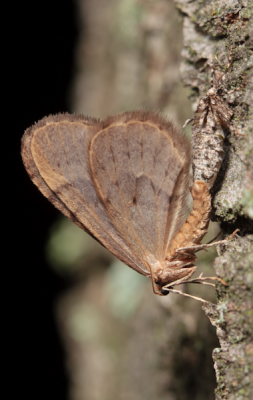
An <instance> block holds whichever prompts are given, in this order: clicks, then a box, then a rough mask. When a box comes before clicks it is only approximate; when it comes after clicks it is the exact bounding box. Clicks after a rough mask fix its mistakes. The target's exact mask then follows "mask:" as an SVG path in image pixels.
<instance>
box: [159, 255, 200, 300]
mask: <svg viewBox="0 0 253 400" xmlns="http://www.w3.org/2000/svg"><path fill="white" fill-rule="evenodd" d="M196 269H197V268H196V267H195V266H194V265H193V263H192V262H189V260H180V261H172V262H167V263H166V267H165V268H160V269H159V270H157V271H155V273H154V274H152V285H153V290H154V293H155V294H159V295H160V296H165V295H167V294H168V293H169V291H168V290H166V288H171V289H172V288H173V286H174V285H179V284H181V283H187V281H188V280H189V278H190V277H191V276H192V274H193V273H194V272H195V271H196Z"/></svg>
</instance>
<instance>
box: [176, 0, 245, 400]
mask: <svg viewBox="0 0 253 400" xmlns="http://www.w3.org/2000/svg"><path fill="white" fill-rule="evenodd" d="M175 3H176V6H177V7H178V8H179V9H180V11H181V13H182V14H183V16H184V29H183V30H184V49H183V52H182V55H183V58H184V60H183V62H182V65H181V74H182V79H183V81H184V83H185V84H186V85H188V86H190V87H191V89H192V90H191V99H192V102H193V104H194V105H195V107H196V102H197V101H198V100H199V98H200V96H203V95H205V93H206V92H207V91H208V89H210V68H208V67H206V66H207V63H206V62H207V61H208V60H210V59H211V56H215V57H216V62H215V64H216V65H217V68H218V69H220V68H221V67H222V68H223V69H225V67H226V65H227V64H228V62H229V56H230V52H231V55H232V66H231V68H230V69H229V71H228V72H227V77H226V78H227V79H226V80H224V86H225V87H226V89H227V90H228V91H231V90H234V92H233V93H227V95H226V96H225V98H226V101H227V102H228V104H229V106H230V107H231V109H232V111H233V118H232V126H233V127H234V129H233V131H230V132H228V134H227V137H226V140H225V142H224V149H225V155H224V160H223V163H222V166H221V169H220V172H219V174H218V176H217V179H216V181H215V183H214V186H213V188H212V203H213V212H212V219H213V220H215V221H219V222H220V223H221V227H222V230H223V232H224V233H226V234H228V233H231V232H232V231H233V230H234V229H236V228H239V229H240V232H239V234H238V235H237V236H236V237H235V238H234V239H233V240H231V241H230V242H228V243H227V244H226V245H225V246H222V247H221V248H219V257H217V258H216V260H215V263H214V267H215V270H216V273H217V275H218V276H220V277H221V278H222V279H224V280H225V281H226V282H227V284H228V286H227V287H224V286H221V285H218V289H217V295H218V304H217V305H210V304H208V305H206V304H205V305H204V306H203V309H204V310H205V312H206V314H207V316H208V317H209V319H210V321H211V323H212V324H213V325H214V326H215V327H216V332H217V336H218V338H219V342H220V346H221V347H220V348H217V349H215V350H214V352H213V359H214V366H215V371H216V379H217V384H218V386H217V389H216V399H217V400H218V399H229V400H232V399H237V400H238V399H247V400H249V399H252V394H253V312H252V310H253V241H252V239H253V235H252V233H253V221H252V219H253V179H252V178H253V106H252V105H253V84H252V75H253V73H252V62H253V55H252V41H253V18H252V9H253V2H252V1H212V2H210V1H207V0H206V1H186V0H176V1H175ZM217 59H218V61H217ZM214 61H215V58H214ZM244 77H246V78H244ZM244 81H245V84H243V83H244ZM239 132H240V133H241V135H240V134H239Z"/></svg>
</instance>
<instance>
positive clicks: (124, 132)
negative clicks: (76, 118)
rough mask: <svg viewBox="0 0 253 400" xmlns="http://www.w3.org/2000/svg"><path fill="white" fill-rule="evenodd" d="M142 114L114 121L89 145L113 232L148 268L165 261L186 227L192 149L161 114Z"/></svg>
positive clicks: (94, 174) (129, 115) (97, 180)
mask: <svg viewBox="0 0 253 400" xmlns="http://www.w3.org/2000/svg"><path fill="white" fill-rule="evenodd" d="M137 113H138V112H137ZM140 113H141V112H139V114H137V115H136V116H135V114H134V113H125V114H123V115H122V117H121V118H119V116H118V117H115V118H114V119H113V118H110V120H109V122H110V123H107V124H105V125H107V126H106V127H105V128H104V129H102V130H100V131H99V132H98V133H97V134H96V135H95V136H94V138H93V139H92V141H91V149H90V164H91V169H92V177H93V179H94V186H95V187H96V191H97V193H98V195H99V198H100V200H101V203H102V204H103V207H104V209H105V210H106V212H107V214H108V215H109V217H110V220H111V221H112V223H113V225H114V227H115V229H116V230H117V231H118V232H120V236H121V237H122V238H123V240H124V242H125V243H127V245H128V247H129V248H131V251H132V252H133V254H135V255H136V257H138V258H140V259H141V260H142V262H143V263H144V264H145V265H147V266H148V267H149V268H150V265H151V267H152V263H156V262H157V261H158V262H159V263H163V262H164V260H165V257H166V253H167V250H168V246H169V242H170V240H171V239H172V237H173V236H174V234H175V233H176V231H177V230H178V229H179V227H180V225H181V224H182V219H181V216H183V210H184V203H185V201H186V199H187V196H188V184H189V181H188V179H189V164H190V149H189V144H188V142H187V140H186V139H185V138H184V137H183V136H182V135H180V133H178V132H177V131H175V129H174V128H173V127H172V125H171V124H170V123H169V122H167V121H166V120H164V119H161V117H160V116H159V114H156V113H146V114H145V113H144V112H142V114H141V115H140Z"/></svg>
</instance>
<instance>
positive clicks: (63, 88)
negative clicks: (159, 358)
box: [2, 0, 77, 400]
mask: <svg viewBox="0 0 253 400" xmlns="http://www.w3.org/2000/svg"><path fill="white" fill-rule="evenodd" d="M3 15H6V19H7V20H8V24H7V25H6V31H5V34H6V35H7V36H8V37H9V38H10V46H8V53H7V54H8V56H7V57H6V59H5V60H6V63H5V66H6V67H7V73H6V75H4V74H3V76H2V79H3V80H4V82H2V83H3V85H4V84H6V83H7V84H8V92H7V94H8V95H9V96H10V101H7V104H6V106H7V114H8V113H10V115H8V116H6V115H5V119H6V120H7V122H8V130H6V132H5V135H6V136H5V138H7V139H8V141H9V143H8V147H9V150H8V159H5V157H6V156H7V153H6V155H5V154H4V153H5V150H4V147H3V148H2V151H3V153H2V154H3V156H2V157H3V160H4V162H5V166H6V162H7V168H6V172H7V175H5V176H6V177H7V182H8V186H9V189H8V193H9V196H8V197H6V200H7V203H8V204H7V206H10V212H8V213H7V214H8V221H7V226H8V227H10V228H11V232H10V234H8V236H7V238H6V239H7V244H8V246H6V248H5V246H4V248H3V255H4V254H5V251H6V250H7V252H8V257H7V262H6V261H5V268H4V269H6V270H7V272H8V273H9V274H10V276H9V277H8V278H7V280H6V281H4V285H5V288H4V289H5V291H6V292H5V291H4V293H6V294H5V304H7V307H6V309H7V315H8V317H10V322H7V324H6V325H7V330H6V332H7V340H8V343H9V341H10V344H8V345H7V348H8V359H7V360H8V361H7V363H6V365H9V367H8V368H7V369H6V371H7V372H10V374H9V373H8V375H9V376H10V377H11V382H8V383H7V386H8V388H7V393H8V398H9V399H11V398H13V399H14V398H16V397H17V396H19V397H20V395H21V396H24V398H25V399H26V400H30V399H33V400H34V399H36V400H38V399H54V400H58V399H61V400H64V399H67V397H68V382H67V374H66V370H65V365H64V354H63V347H62V345H61V341H60V339H59V337H58V333H57V330H56V326H55V322H54V317H53V304H54V299H55V298H56V296H57V295H58V294H59V293H60V292H61V291H62V290H63V289H64V288H65V287H66V282H64V281H63V280H61V279H60V278H59V277H57V276H56V275H54V273H53V272H52V270H51V269H50V268H49V266H48V265H47V263H46V261H45V258H44V251H43V248H44V245H45V242H46V238H47V235H48V230H49V227H50V225H51V224H52V222H53V221H54V220H55V219H56V218H57V216H58V211H57V210H56V209H55V208H54V207H52V205H51V204H50V203H49V202H48V200H46V198H44V197H43V196H41V193H40V192H39V191H38V189H37V188H36V187H35V186H34V185H33V184H32V182H31V180H30V179H29V177H28V175H27V173H26V171H25V169H24V166H23V164H22V160H21V156H20V145H21V142H20V141H21V137H22V135H23V132H24V131H25V129H26V128H28V127H29V126H31V125H32V124H33V123H34V122H36V121H37V120H39V119H40V118H42V117H43V116H45V115H48V114H52V113H57V112H65V111H69V108H68V89H69V87H70V82H71V77H72V74H73V70H74V65H73V55H74V51H75V43H76V39H77V23H76V15H75V8H74V4H73V2H72V1H71V0H59V1H58V0H54V1H48V0H45V1H43V2H17V3H16V4H15V6H14V5H13V4H12V9H10V10H8V11H7V12H6V14H5V13H3ZM2 17H3V16H2ZM6 78H7V79H6ZM10 126H11V129H10ZM9 155H11V162H10V159H9ZM9 246H10V248H9ZM9 307H10V309H9ZM8 321H9V319H8ZM9 363H10V364H9Z"/></svg>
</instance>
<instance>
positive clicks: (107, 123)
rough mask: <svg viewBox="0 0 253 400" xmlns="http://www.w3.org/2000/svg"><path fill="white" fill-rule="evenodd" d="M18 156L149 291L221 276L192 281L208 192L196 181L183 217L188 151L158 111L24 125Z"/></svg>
mask: <svg viewBox="0 0 253 400" xmlns="http://www.w3.org/2000/svg"><path fill="white" fill-rule="evenodd" d="M22 158H23V162H24V165H25V168H26V170H27V172H28V174H29V176H30V178H31V180H32V181H33V182H34V183H35V185H36V186H37V187H38V188H39V190H40V191H41V192H42V193H43V195H44V196H46V197H47V198H48V200H49V201H51V203H53V204H54V206H55V207H57V208H58V209H59V210H60V211H61V212H62V213H63V214H64V215H65V216H67V217H68V218H70V219H71V220H72V221H74V222H75V223H76V224H77V225H78V226H79V227H80V228H82V229H83V230H84V231H86V232H87V233H89V234H90V235H91V236H93V237H94V238H95V239H96V240H97V241H98V242H100V243H101V244H102V245H103V246H105V247H107V248H108V249H109V250H110V251H111V252H112V253H113V254H114V255H115V256H116V257H118V258H119V259H120V260H121V261H123V262H124V263H125V264H127V265H128V266H129V267H131V268H132V269H134V270H135V271H137V272H139V273H140V274H142V275H144V276H147V277H151V280H152V285H153V290H154V293H156V294H159V295H165V294H168V292H169V291H174V292H178V291H175V290H174V289H173V287H174V285H177V284H180V283H184V282H196V283H207V282H206V280H207V279H217V280H219V278H216V277H210V278H203V277H202V276H199V278H196V279H190V278H191V276H192V274H193V273H194V272H195V271H196V267H195V265H194V262H195V260H196V255H195V252H196V250H198V249H200V248H203V246H206V245H200V244H199V243H200V241H201V239H202V238H203V237H204V235H205V234H206V232H207V228H208V224H209V219H210V210H211V196H210V194H209V190H208V187H207V185H206V183H205V182H201V181H199V180H197V181H195V182H194V183H193V186H192V187H191V189H190V191H191V195H192V198H193V207H192V211H191V213H190V215H189V217H188V218H187V220H186V221H185V222H184V221H183V218H184V208H185V204H186V201H187V197H188V195H189V169H190V164H191V148H190V144H189V142H188V140H187V139H186V137H185V136H184V135H183V134H182V133H180V132H179V131H178V130H177V129H176V128H175V127H174V126H173V124H172V123H171V122H170V121H168V120H167V119H165V118H163V117H162V116H161V115H160V114H159V113H155V112H150V111H149V112H145V111H141V110H138V111H134V112H126V113H122V114H119V115H117V116H115V117H108V118H106V119H105V120H102V121H100V120H98V119H94V118H87V117H84V116H80V115H79V116H77V115H70V114H58V115H51V116H48V117H45V118H43V119H42V120H40V121H39V122H37V123H36V124H35V125H33V126H32V127H30V128H28V129H27V130H26V132H25V134H24V136H23V138H22ZM207 247H208V245H207ZM207 284H208V283H207ZM209 284H210V283H209ZM180 293H181V292H180ZM192 297H194V296H192Z"/></svg>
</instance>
